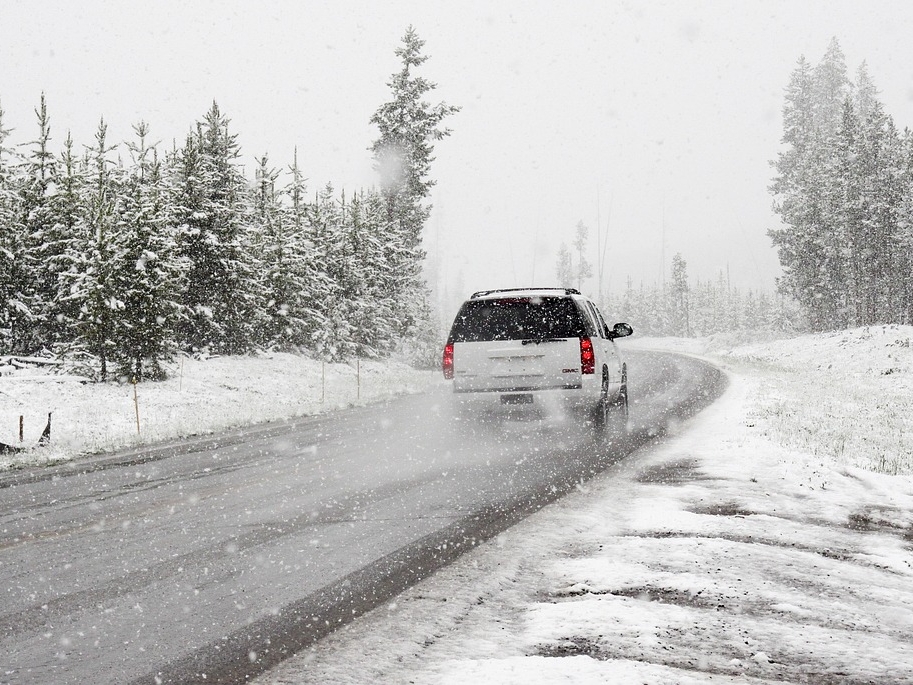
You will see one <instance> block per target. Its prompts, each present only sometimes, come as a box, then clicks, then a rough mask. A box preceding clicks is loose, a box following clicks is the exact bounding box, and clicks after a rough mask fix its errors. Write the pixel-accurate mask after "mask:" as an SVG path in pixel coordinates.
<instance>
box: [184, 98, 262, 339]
mask: <svg viewBox="0 0 913 685" xmlns="http://www.w3.org/2000/svg"><path fill="white" fill-rule="evenodd" d="M228 123H229V121H228V119H227V118H225V117H224V116H223V115H222V113H221V112H220V111H219V107H218V105H217V104H216V103H215V102H214V103H213V105H212V108H211V109H210V110H209V112H208V113H207V114H206V116H205V118H204V120H203V121H202V122H200V123H199V124H198V125H197V130H196V132H195V133H194V134H191V135H190V136H188V138H187V142H186V144H185V146H184V149H183V150H182V155H181V158H182V164H181V169H180V178H179V183H178V196H177V202H178V213H177V221H178V225H179V227H180V232H179V241H180V242H179V245H180V251H181V255H182V257H183V258H184V259H186V261H187V264H188V271H187V274H186V287H185V291H184V295H183V305H184V307H185V309H186V311H187V313H188V318H187V320H186V323H185V325H184V326H183V330H182V335H181V338H182V340H183V342H184V344H185V345H186V346H188V347H189V348H191V349H197V350H204V349H205V350H210V351H212V352H217V353H226V354H237V353H239V352H244V351H247V350H249V349H251V346H252V341H253V337H254V334H253V326H254V324H253V321H252V317H253V315H254V309H255V307H254V301H253V296H252V295H251V293H250V291H249V290H247V289H246V287H245V286H248V285H250V284H251V282H252V278H251V274H252V272H253V270H254V266H253V264H252V263H251V258H252V257H253V250H252V245H251V242H252V241H251V239H250V238H251V237H250V234H249V233H248V226H247V225H246V223H245V221H246V216H245V215H246V211H247V210H246V204H245V203H246V181H245V179H244V177H243V175H242V173H241V170H240V168H239V164H238V157H239V156H240V148H239V145H238V142H237V136H236V135H234V134H230V133H229V131H228Z"/></svg>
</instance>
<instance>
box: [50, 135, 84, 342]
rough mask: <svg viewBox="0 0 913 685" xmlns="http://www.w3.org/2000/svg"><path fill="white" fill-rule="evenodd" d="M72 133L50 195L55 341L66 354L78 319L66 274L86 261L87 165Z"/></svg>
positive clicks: (78, 305)
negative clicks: (55, 252) (55, 246)
mask: <svg viewBox="0 0 913 685" xmlns="http://www.w3.org/2000/svg"><path fill="white" fill-rule="evenodd" d="M74 147H75V143H74V142H73V136H72V135H71V134H69V133H68V134H67V139H66V141H64V147H63V151H62V152H61V153H60V155H59V158H58V162H57V165H58V169H59V184H58V189H57V193H56V194H55V195H54V196H53V197H52V198H51V202H52V204H53V212H54V216H55V217H56V220H57V226H56V228H55V231H56V233H57V234H58V235H60V236H61V247H62V249H61V250H60V251H59V259H58V262H57V264H56V265H55V268H54V271H55V272H56V274H57V277H56V281H55V285H56V295H55V301H54V312H55V317H54V318H55V323H56V324H57V325H59V327H60V328H59V329H58V333H57V335H55V337H54V340H53V341H51V342H52V343H53V342H56V343H58V345H59V347H60V350H59V351H60V352H61V353H63V354H66V353H67V348H68V347H69V345H70V344H71V343H73V342H74V340H75V339H76V338H77V337H78V332H77V322H78V321H79V311H80V307H81V303H80V302H79V301H78V300H77V299H75V298H72V297H71V293H70V288H71V286H72V285H73V279H72V277H71V276H68V275H67V274H70V275H72V274H76V273H78V271H79V269H80V268H81V266H79V265H82V264H84V262H85V252H84V250H85V249H87V245H88V241H87V240H86V239H84V236H82V235H81V233H80V232H81V231H85V230H86V219H87V216H86V185H87V182H88V181H87V175H88V171H89V169H88V165H87V163H86V160H85V158H80V157H78V156H77V155H76V153H75V151H74Z"/></svg>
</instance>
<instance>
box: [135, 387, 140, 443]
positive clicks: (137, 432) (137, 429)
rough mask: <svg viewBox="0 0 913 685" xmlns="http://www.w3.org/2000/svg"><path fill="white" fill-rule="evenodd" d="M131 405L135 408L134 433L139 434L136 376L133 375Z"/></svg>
mask: <svg viewBox="0 0 913 685" xmlns="http://www.w3.org/2000/svg"><path fill="white" fill-rule="evenodd" d="M133 406H134V407H135V408H136V434H137V435H139V434H140V432H139V395H138V394H137V392H136V376H134V377H133Z"/></svg>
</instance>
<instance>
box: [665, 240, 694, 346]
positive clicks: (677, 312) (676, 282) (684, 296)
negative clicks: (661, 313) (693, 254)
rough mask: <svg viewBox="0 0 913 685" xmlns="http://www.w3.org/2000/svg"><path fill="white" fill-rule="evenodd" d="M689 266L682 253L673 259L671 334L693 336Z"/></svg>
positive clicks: (670, 298)
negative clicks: (689, 299) (689, 295)
mask: <svg viewBox="0 0 913 685" xmlns="http://www.w3.org/2000/svg"><path fill="white" fill-rule="evenodd" d="M687 268H688V265H687V262H685V260H684V259H683V258H682V255H681V254H680V253H676V254H675V256H674V257H672V277H671V279H670V283H669V309H670V311H669V322H670V326H671V331H670V332H671V334H672V335H676V336H680V337H689V336H690V335H691V326H690V323H689V312H688V292H689V289H688V270H687Z"/></svg>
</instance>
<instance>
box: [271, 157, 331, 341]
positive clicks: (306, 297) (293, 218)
mask: <svg viewBox="0 0 913 685" xmlns="http://www.w3.org/2000/svg"><path fill="white" fill-rule="evenodd" d="M289 173H290V174H291V181H290V182H289V184H288V185H287V186H286V187H285V189H284V190H283V194H284V195H285V196H286V197H288V200H289V208H288V222H289V224H290V233H289V240H290V250H289V256H290V259H291V260H292V263H291V264H290V269H291V272H292V274H294V278H295V279H296V281H297V285H296V286H295V287H296V288H298V290H297V291H296V293H295V294H296V296H297V300H296V303H297V304H296V314H295V316H296V317H297V318H298V320H299V321H300V326H301V327H300V330H297V331H295V332H294V334H293V339H292V341H291V342H292V343H293V344H294V345H295V346H297V347H308V348H313V347H314V341H315V336H317V335H318V331H321V330H323V328H324V327H325V325H326V318H325V316H324V313H323V311H324V307H323V305H322V303H323V302H325V300H326V297H327V294H328V293H329V292H330V291H331V289H332V284H331V282H330V279H329V277H328V276H327V274H326V271H325V269H324V268H323V264H322V262H320V255H319V252H318V250H317V248H316V245H315V243H314V241H313V239H312V238H313V233H314V229H313V223H312V217H313V215H314V211H315V210H314V206H313V205H311V204H310V203H308V202H307V200H306V193H307V180H306V179H305V178H304V175H303V174H302V172H301V168H300V167H299V165H298V150H297V148H296V149H295V153H294V158H293V162H292V165H291V167H290V168H289Z"/></svg>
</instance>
